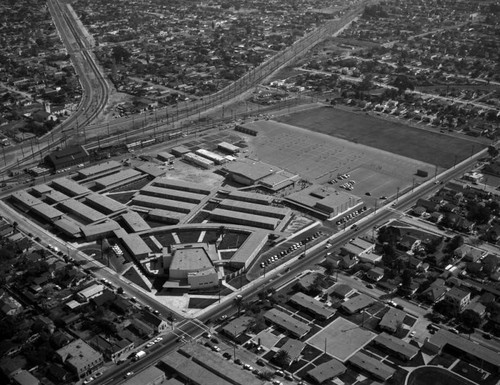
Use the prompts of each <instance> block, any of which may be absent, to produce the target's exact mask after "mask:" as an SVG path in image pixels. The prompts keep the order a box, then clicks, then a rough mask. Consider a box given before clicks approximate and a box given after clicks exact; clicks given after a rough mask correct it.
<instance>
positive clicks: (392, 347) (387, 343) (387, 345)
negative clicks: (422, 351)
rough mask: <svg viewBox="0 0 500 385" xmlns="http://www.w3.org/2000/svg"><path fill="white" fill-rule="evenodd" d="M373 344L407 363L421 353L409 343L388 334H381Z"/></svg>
mask: <svg viewBox="0 0 500 385" xmlns="http://www.w3.org/2000/svg"><path fill="white" fill-rule="evenodd" d="M372 342H373V343H374V344H376V345H378V346H379V347H382V348H383V349H385V350H388V351H389V352H390V353H391V354H393V355H395V356H397V357H398V358H400V359H402V360H405V361H409V360H411V359H412V358H414V357H415V356H416V355H417V354H418V351H419V349H418V348H417V347H416V346H413V345H410V344H409V343H408V342H405V341H403V340H402V339H400V338H397V337H394V336H391V335H389V334H387V333H381V334H379V335H378V336H377V337H375V339H374V340H373V341H372Z"/></svg>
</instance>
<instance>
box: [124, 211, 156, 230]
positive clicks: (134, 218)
mask: <svg viewBox="0 0 500 385" xmlns="http://www.w3.org/2000/svg"><path fill="white" fill-rule="evenodd" d="M122 219H123V222H124V223H125V227H126V228H127V229H128V230H129V231H130V232H132V233H137V232H139V231H144V230H149V229H151V227H150V226H149V225H148V223H147V222H146V221H145V220H144V219H143V218H142V217H141V216H140V215H139V213H137V212H135V211H128V212H126V213H125V214H122Z"/></svg>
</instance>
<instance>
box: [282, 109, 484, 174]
mask: <svg viewBox="0 0 500 385" xmlns="http://www.w3.org/2000/svg"><path fill="white" fill-rule="evenodd" d="M278 120H279V121H281V122H284V123H288V124H293V125H295V126H299V127H304V128H306V129H308V130H311V131H315V132H320V133H324V134H327V135H330V136H334V137H337V138H341V139H345V140H347V141H350V142H354V143H359V144H364V145H366V146H369V147H373V148H378V149H380V150H384V151H388V152H391V153H393V154H398V155H401V156H404V157H408V158H411V159H416V160H420V161H422V162H426V163H429V164H432V165H435V166H438V167H441V168H450V167H453V164H454V162H455V159H456V161H458V162H459V161H461V160H464V159H465V158H467V157H469V156H471V152H477V151H479V150H481V149H482V148H484V146H483V145H481V144H478V143H477V142H474V143H473V142H471V141H468V140H465V139H461V138H456V137H453V136H449V135H447V134H440V133H434V132H430V131H426V130H420V129H417V128H412V127H409V126H407V125H404V124H397V123H393V122H388V121H386V120H383V119H378V118H375V117H373V116H369V115H363V114H360V113H353V112H348V111H343V110H340V109H335V108H329V107H320V108H317V109H314V110H308V111H301V112H297V113H294V114H291V115H288V116H283V117H280V118H279V119H278ZM455 157H456V158H455Z"/></svg>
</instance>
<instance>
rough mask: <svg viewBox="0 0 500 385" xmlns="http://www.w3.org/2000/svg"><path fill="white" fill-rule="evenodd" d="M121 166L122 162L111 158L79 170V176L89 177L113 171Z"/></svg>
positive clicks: (82, 177)
mask: <svg viewBox="0 0 500 385" xmlns="http://www.w3.org/2000/svg"><path fill="white" fill-rule="evenodd" d="M120 168H121V164H120V163H119V162H117V161H116V160H110V161H109V162H104V163H99V164H96V165H95V166H91V167H87V168H84V169H81V170H79V171H78V177H79V178H81V179H87V178H90V177H93V176H96V175H100V174H104V173H108V174H109V173H111V172H114V171H116V170H118V169H120Z"/></svg>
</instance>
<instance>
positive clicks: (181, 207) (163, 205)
mask: <svg viewBox="0 0 500 385" xmlns="http://www.w3.org/2000/svg"><path fill="white" fill-rule="evenodd" d="M132 204H133V205H136V206H142V207H151V208H154V209H163V210H170V211H176V212H180V213H185V214H187V213H189V212H190V211H191V210H193V209H194V208H195V207H196V205H195V204H193V203H188V202H180V201H174V200H172V199H164V198H156V197H152V196H148V195H137V196H135V197H134V198H132Z"/></svg>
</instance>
